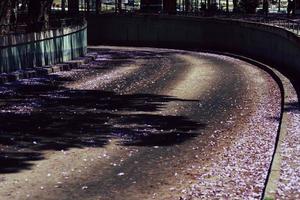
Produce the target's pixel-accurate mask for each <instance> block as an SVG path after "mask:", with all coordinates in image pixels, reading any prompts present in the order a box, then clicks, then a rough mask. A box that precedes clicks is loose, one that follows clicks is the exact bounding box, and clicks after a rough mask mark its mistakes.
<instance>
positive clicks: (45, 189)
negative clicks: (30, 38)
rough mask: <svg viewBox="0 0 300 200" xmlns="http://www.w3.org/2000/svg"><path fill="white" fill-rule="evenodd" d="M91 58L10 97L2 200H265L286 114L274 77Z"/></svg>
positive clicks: (203, 64)
mask: <svg viewBox="0 0 300 200" xmlns="http://www.w3.org/2000/svg"><path fill="white" fill-rule="evenodd" d="M92 51H94V52H96V54H97V58H96V60H95V61H93V62H91V63H90V64H89V65H82V66H80V67H79V68H78V69H76V70H72V71H69V72H60V73H56V74H53V75H51V76H49V77H48V78H45V79H29V80H23V81H20V82H18V83H16V84H13V85H5V86H4V87H5V89H6V90H3V91H4V92H3V94H1V95H2V96H1V98H2V101H1V115H0V117H1V121H2V122H6V123H2V124H1V131H2V132H1V136H0V141H1V155H3V156H2V157H1V160H2V161H3V163H6V165H2V166H1V173H2V175H1V177H2V179H1V182H0V196H1V197H2V199H152V198H155V199H180V198H210V197H215V196H216V194H217V195H218V198H220V197H223V198H228V197H232V198H234V197H245V198H251V197H253V198H260V197H261V196H262V192H263V189H264V183H265V181H266V177H267V174H268V169H269V166H270V163H271V159H272V155H273V149H274V144H275V140H276V135H277V129H278V125H279V121H278V119H279V117H280V108H281V98H280V95H281V93H280V90H279V87H278V86H277V84H276V82H275V81H274V80H273V79H272V77H271V76H270V75H269V74H268V73H266V72H264V71H262V70H260V69H259V68H257V67H255V66H254V65H251V64H249V63H247V62H244V61H241V60H238V59H233V58H230V57H227V56H219V55H214V54H209V53H195V52H189V51H176V50H167V49H151V48H121V47H95V48H93V49H92ZM20 124H21V126H19V125H20ZM266 124H268V126H266ZM5 161H6V162H5ZM16 163H17V166H18V167H16V165H15V164H16ZM191 185H192V186H191ZM48 194H51V195H48Z"/></svg>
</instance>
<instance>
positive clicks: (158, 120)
mask: <svg viewBox="0 0 300 200" xmlns="http://www.w3.org/2000/svg"><path fill="white" fill-rule="evenodd" d="M145 55H147V56H150V57H151V56H155V55H149V53H148V52H145ZM145 55H144V54H143V53H141V55H140V56H145ZM112 56H113V57H114V56H116V57H118V59H127V58H133V57H134V54H132V55H130V54H126V55H123V56H121V55H120V54H118V53H116V52H113V53H112ZM66 81H70V80H68V79H64V80H63V79H59V77H58V76H50V78H49V77H48V78H40V79H35V83H34V84H24V83H23V82H19V83H16V84H15V85H12V86H10V87H11V88H13V91H14V92H11V93H0V105H1V106H0V109H1V112H0V121H1V123H0V147H1V146H3V147H5V148H2V149H1V151H0V173H15V172H18V171H20V170H24V169H30V166H31V163H30V161H34V160H40V159H44V157H43V156H42V153H43V151H44V150H67V149H69V148H73V147H76V148H84V147H103V146H104V145H106V144H108V142H109V140H110V139H117V141H118V144H119V145H126V146H128V145H130V146H131V145H136V146H169V145H174V144H180V143H182V142H184V141H186V140H188V139H191V138H193V137H195V136H196V135H197V134H198V133H199V131H200V129H203V128H204V127H205V124H201V123H198V122H196V121H193V120H191V119H189V118H187V117H184V116H171V115H162V114H160V113H159V111H161V110H162V109H164V108H165V107H166V105H167V103H169V102H176V101H181V102H183V101H184V102H191V101H194V100H184V99H178V98H174V97H172V96H165V95H154V94H132V95H119V94H116V93H114V92H109V91H97V90H69V89H66V88H64V87H62V83H63V82H66ZM7 149H9V150H7ZM11 149H13V150H11ZM20 150H22V151H23V152H20Z"/></svg>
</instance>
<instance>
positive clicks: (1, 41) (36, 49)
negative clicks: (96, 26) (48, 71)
mask: <svg viewBox="0 0 300 200" xmlns="http://www.w3.org/2000/svg"><path fill="white" fill-rule="evenodd" d="M86 51H87V25H86V23H84V24H82V25H78V26H72V27H63V28H59V29H55V30H48V31H43V32H39V33H28V34H13V35H6V36H0V72H1V73H3V72H11V71H16V70H21V69H25V68H31V67H36V66H45V65H51V64H56V63H59V62H64V61H68V60H71V59H74V58H76V57H79V56H83V55H84V54H85V53H86Z"/></svg>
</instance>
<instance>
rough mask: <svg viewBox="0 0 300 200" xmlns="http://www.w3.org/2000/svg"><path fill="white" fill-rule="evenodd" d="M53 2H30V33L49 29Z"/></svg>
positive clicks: (32, 0)
mask: <svg viewBox="0 0 300 200" xmlns="http://www.w3.org/2000/svg"><path fill="white" fill-rule="evenodd" d="M52 3H53V0H29V1H28V31H34V32H35V31H41V30H42V29H43V28H46V29H48V28H49V14H50V12H51V5H52Z"/></svg>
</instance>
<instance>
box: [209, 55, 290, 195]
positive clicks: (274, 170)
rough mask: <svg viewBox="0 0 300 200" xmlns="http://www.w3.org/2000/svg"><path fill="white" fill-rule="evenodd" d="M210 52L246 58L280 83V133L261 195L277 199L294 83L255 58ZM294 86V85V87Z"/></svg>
mask: <svg viewBox="0 0 300 200" xmlns="http://www.w3.org/2000/svg"><path fill="white" fill-rule="evenodd" d="M207 52H209V53H217V54H221V55H226V56H230V57H233V58H237V59H240V60H244V61H246V62H248V63H251V64H253V65H255V66H257V67H259V68H261V69H262V70H264V71H266V72H267V73H269V74H270V75H271V76H272V78H273V79H274V80H275V81H276V83H277V84H278V86H279V88H280V91H281V99H282V100H281V114H280V115H281V116H280V119H279V128H278V133H277V136H276V142H275V148H274V152H273V156H272V161H271V165H270V168H269V170H268V175H267V178H266V182H265V187H264V190H263V194H262V196H261V199H262V200H271V199H276V197H275V195H276V189H277V184H278V181H279V178H280V167H281V162H282V160H281V144H282V142H283V141H284V139H285V137H286V134H287V122H288V120H289V119H288V117H287V114H286V112H285V109H286V108H287V106H286V103H287V102H288V99H287V97H288V94H289V93H290V91H289V90H290V89H289V88H290V87H288V85H292V84H291V82H290V81H289V80H288V78H286V77H285V76H284V75H283V74H282V73H280V72H279V71H278V70H276V69H274V68H271V67H270V66H268V65H265V64H263V63H260V62H258V61H255V60H253V59H250V58H247V57H244V56H239V55H235V54H231V53H224V52H216V51H207ZM292 88H293V87H292Z"/></svg>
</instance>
